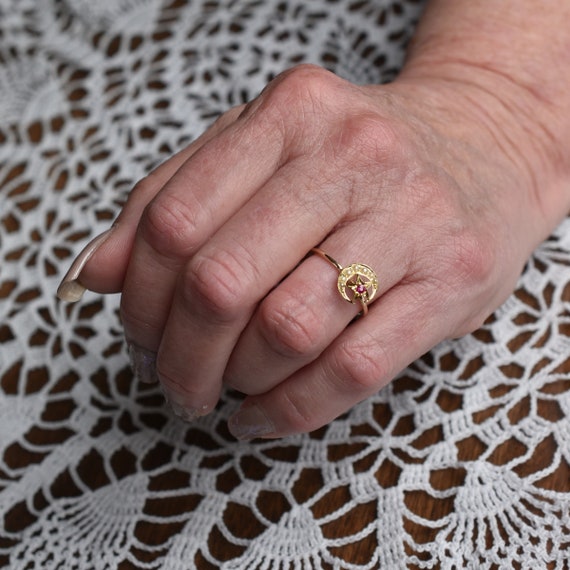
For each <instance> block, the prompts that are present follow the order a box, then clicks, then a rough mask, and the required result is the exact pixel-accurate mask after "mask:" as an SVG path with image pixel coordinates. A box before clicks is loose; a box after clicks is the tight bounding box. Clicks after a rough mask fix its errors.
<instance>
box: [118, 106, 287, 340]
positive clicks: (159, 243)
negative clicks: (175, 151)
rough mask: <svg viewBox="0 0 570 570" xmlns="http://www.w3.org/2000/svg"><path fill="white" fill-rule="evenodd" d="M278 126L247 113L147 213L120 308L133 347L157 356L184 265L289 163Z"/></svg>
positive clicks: (166, 187)
mask: <svg viewBox="0 0 570 570" xmlns="http://www.w3.org/2000/svg"><path fill="white" fill-rule="evenodd" d="M279 123H280V121H279V120H278V119H277V117H275V118H274V119H273V120H271V119H267V120H256V117H255V116H253V117H252V116H251V115H249V114H246V116H243V114H242V117H240V119H239V120H238V121H236V122H235V123H234V124H232V125H230V126H229V127H227V128H226V129H225V130H224V131H222V132H221V133H220V134H219V135H218V136H217V137H214V138H213V139H212V140H210V141H208V142H207V143H206V144H204V145H203V146H202V147H201V148H200V149H199V150H198V151H197V152H196V153H194V154H193V155H192V156H191V158H190V159H189V160H188V161H186V162H185V163H184V164H183V165H182V166H181V167H180V168H179V169H178V170H177V171H176V173H175V174H174V175H173V176H172V177H171V178H170V180H168V182H167V183H166V184H165V185H164V187H163V188H162V189H161V191H160V192H159V193H158V194H157V196H156V197H155V198H154V199H153V200H152V201H151V202H150V204H149V205H148V206H147V207H146V208H145V210H144V213H143V215H142V218H141V221H140V224H139V227H138V231H137V234H136V237H135V243H134V246H133V249H132V253H131V256H130V261H129V268H128V271H127V274H126V277H125V281H124V286H123V296H122V303H121V316H122V320H123V324H124V327H125V334H126V336H127V338H128V339H129V340H130V341H131V342H134V343H135V344H137V345H139V346H141V347H143V348H145V349H147V350H154V351H155V350H157V348H158V346H159V344H160V339H161V336H162V330H163V327H164V324H165V321H166V318H167V317H168V314H169V311H170V306H171V303H172V296H173V292H174V287H175V283H176V278H177V275H178V273H179V271H180V269H181V268H182V266H183V265H184V264H185V263H186V261H187V260H188V259H189V258H191V257H192V256H193V255H194V253H195V252H196V251H197V250H198V249H199V248H200V247H201V246H202V245H203V244H204V243H205V242H206V241H207V240H208V239H209V238H210V237H211V236H212V235H213V234H214V232H215V231H216V230H217V229H219V228H220V227H221V226H222V225H223V224H224V222H226V221H227V220H228V219H229V218H230V217H231V216H232V215H233V214H234V213H235V212H236V211H237V210H238V209H239V208H240V207H241V206H242V205H243V204H244V203H245V202H247V201H248V200H249V198H250V197H251V195H252V194H254V193H255V192H256V191H257V190H258V189H259V188H260V187H261V186H262V185H263V184H264V183H265V182H266V181H267V180H268V179H269V178H270V176H271V175H272V174H273V173H274V172H275V171H276V170H277V168H278V167H279V165H280V163H281V162H282V161H284V160H285V159H286V156H284V154H285V153H286V150H285V149H284V137H283V135H282V133H281V126H280V124H279ZM260 141H262V144H261V146H260ZM222 161H223V162H222Z"/></svg>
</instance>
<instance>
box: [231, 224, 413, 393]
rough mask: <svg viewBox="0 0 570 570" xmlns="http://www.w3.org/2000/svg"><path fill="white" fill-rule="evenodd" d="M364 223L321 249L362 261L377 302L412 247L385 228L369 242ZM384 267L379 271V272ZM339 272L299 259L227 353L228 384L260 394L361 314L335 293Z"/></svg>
mask: <svg viewBox="0 0 570 570" xmlns="http://www.w3.org/2000/svg"><path fill="white" fill-rule="evenodd" d="M372 230H373V228H371V226H370V224H369V223H368V222H366V221H362V220H360V221H359V222H352V223H349V224H347V225H345V226H343V227H342V228H341V229H339V230H337V231H335V232H334V233H333V234H332V235H331V236H330V237H329V238H328V239H327V240H326V241H325V242H324V243H323V244H321V246H320V247H321V248H322V249H323V250H324V251H326V252H330V253H331V254H333V252H334V254H333V258H335V259H336V260H343V264H342V265H349V263H344V260H346V261H348V262H359V263H361V262H366V264H367V265H369V266H370V267H371V268H372V269H375V270H377V272H378V276H379V283H378V289H377V291H376V299H378V298H380V297H381V296H382V295H383V294H384V293H386V291H388V290H390V289H391V288H392V287H393V286H394V285H395V284H396V283H398V282H399V281H400V280H401V279H402V278H403V277H404V275H406V273H407V272H408V270H409V264H410V262H411V259H412V254H411V244H408V245H406V244H405V243H400V242H398V241H396V240H394V239H393V236H392V235H391V234H389V233H388V232H387V231H386V229H385V228H384V227H380V228H378V229H376V228H375V231H374V236H375V237H374V242H373V243H372V242H370V241H368V240H366V239H360V238H359V237H358V236H368V235H371V234H372ZM381 268H383V270H382V269H381ZM338 278H339V270H338V269H337V268H335V267H334V266H333V265H332V264H330V263H327V262H326V261H324V260H323V259H322V258H321V257H319V256H313V257H311V258H309V259H307V260H305V261H304V263H302V264H301V265H300V266H299V267H298V268H297V269H296V270H295V271H294V272H293V273H292V274H291V275H290V276H289V277H288V278H287V279H286V280H285V281H284V282H283V283H281V284H280V285H279V286H278V287H277V288H276V289H275V290H274V291H272V292H271V293H270V294H269V296H268V297H267V298H266V299H265V300H264V301H263V303H262V304H261V305H260V307H259V309H258V310H257V311H256V313H255V315H254V317H253V318H252V320H251V322H250V324H249V326H248V327H247V329H246V330H245V331H244V332H243V334H242V335H241V337H240V339H239V342H238V344H237V346H236V347H235V349H234V350H233V352H232V355H231V359H230V361H229V362H228V366H227V368H226V372H225V381H226V383H227V384H228V385H230V386H231V387H232V388H235V389H236V390H239V391H241V392H243V393H245V394H250V395H251V394H262V393H264V392H267V391H268V390H270V389H271V388H273V387H274V386H276V385H277V384H279V383H280V382H281V381H283V380H285V379H286V378H288V377H289V376H290V375H292V374H293V373H294V372H296V371H297V370H299V369H301V368H303V367H304V366H306V365H307V364H309V363H310V362H312V361H313V360H315V359H316V358H317V357H318V356H319V355H320V354H321V353H322V352H323V351H324V350H325V349H326V347H328V346H329V344H331V342H333V341H334V339H335V338H336V337H337V336H338V335H339V334H341V333H342V331H343V330H344V329H345V328H346V327H347V325H348V324H349V323H350V322H351V321H352V320H353V319H354V317H355V316H356V314H357V313H358V312H359V311H361V306H360V304H359V303H356V304H350V303H347V302H346V300H345V299H344V298H343V297H342V296H341V294H340V293H339V290H338V287H337V282H338Z"/></svg>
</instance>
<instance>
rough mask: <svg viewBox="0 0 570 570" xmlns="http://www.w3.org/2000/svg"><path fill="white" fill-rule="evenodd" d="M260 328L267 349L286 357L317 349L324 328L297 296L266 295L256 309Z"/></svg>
mask: <svg viewBox="0 0 570 570" xmlns="http://www.w3.org/2000/svg"><path fill="white" fill-rule="evenodd" d="M260 332H261V335H262V337H263V338H264V340H265V342H267V344H268V345H269V346H270V347H271V349H272V350H273V351H274V352H275V353H277V354H279V355H281V356H284V357H286V358H299V357H307V356H309V355H312V354H314V353H315V352H318V351H319V350H320V347H321V343H322V339H323V336H324V332H325V331H324V330H323V325H322V318H319V316H318V315H317V314H316V312H315V311H314V309H313V307H312V306H310V305H309V304H308V303H306V302H304V301H303V299H302V298H300V297H288V298H287V299H286V300H284V301H282V302H281V300H280V299H277V298H269V299H268V300H267V301H266V302H265V303H264V304H263V305H262V306H261V309H260Z"/></svg>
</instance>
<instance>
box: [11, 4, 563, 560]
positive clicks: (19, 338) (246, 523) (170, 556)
mask: <svg viewBox="0 0 570 570" xmlns="http://www.w3.org/2000/svg"><path fill="white" fill-rule="evenodd" d="M420 10H421V3H419V2H417V1H411V0H408V1H399V2H396V1H388V0H310V1H309V0H283V1H278V0H267V1H263V0H243V1H242V0H164V1H159V0H89V1H88V0H0V255H1V258H0V386H1V395H0V422H1V424H0V425H1V428H2V429H1V430H0V515H1V517H2V524H1V525H0V561H1V563H2V564H4V565H5V567H8V568H11V569H14V570H24V569H26V570H36V569H37V570H39V569H42V570H45V569H65V570H68V569H72V570H73V569H81V570H84V569H96V570H98V569H105V570H108V569H121V570H125V569H131V568H153V569H154V568H156V569H158V568H160V569H164V570H187V569H189V568H206V569H209V568H219V567H223V568H228V569H249V568H252V569H253V568H255V569H260V570H261V569H270V570H272V569H283V570H285V569H320V568H323V569H341V568H342V569H356V568H358V569H364V568H367V569H368V568H382V569H390V570H392V569H399V568H417V569H419V568H449V569H451V568H463V567H465V568H481V569H498V568H513V569H533V570H538V569H551V570H554V569H556V570H562V569H567V568H568V567H569V566H568V560H569V558H570V494H569V493H570V221H569V220H566V221H565V222H564V223H563V224H562V225H561V226H560V227H559V228H558V230H557V231H556V232H555V234H554V235H553V236H552V237H551V238H550V239H549V240H548V241H547V242H546V243H544V244H543V245H542V246H541V247H540V248H539V249H538V250H537V251H536V252H535V254H534V256H533V257H532V259H531V260H530V261H529V263H528V266H527V268H526V269H525V273H524V275H523V276H522V277H521V280H520V283H519V288H518V290H517V291H516V292H515V293H514V294H513V295H512V296H511V297H510V299H509V300H508V301H507V302H506V303H505V304H504V306H502V307H501V308H500V309H499V310H498V311H497V312H496V314H495V315H494V317H493V318H492V319H490V320H489V322H488V323H487V324H486V325H485V326H484V327H483V328H482V329H481V330H480V331H477V332H476V333H474V334H472V335H469V336H467V337H465V338H462V339H460V340H457V341H452V342H451V341H450V342H446V343H444V344H442V345H440V346H438V347H436V348H435V349H434V350H433V351H431V352H430V353H429V354H427V355H426V356H425V357H423V358H422V359H420V360H419V361H417V362H416V363H414V364H413V365H412V366H411V367H410V368H409V369H408V370H406V371H405V372H404V373H403V374H402V375H401V377H400V378H399V379H398V380H397V381H395V382H394V383H393V384H391V385H390V386H388V387H387V388H386V389H385V390H383V391H382V392H380V393H379V394H377V395H376V396H375V397H373V398H370V399H369V400H367V401H366V402H364V403H362V404H361V405H359V406H357V407H355V408H354V409H352V410H351V411H350V412H349V413H347V414H346V415H345V416H343V417H342V418H339V419H338V420H336V421H335V422H333V423H332V424H330V425H329V426H327V427H326V428H323V429H321V430H319V431H318V432H315V433H313V434H309V435H304V436H297V437H292V438H287V439H284V440H280V441H261V442H253V443H238V442H236V441H235V440H233V438H232V437H231V436H230V435H229V433H228V431H227V428H226V424H225V422H226V420H227V418H228V417H229V415H230V414H231V413H232V411H234V410H235V409H236V408H237V406H238V405H239V400H238V397H237V395H234V394H232V393H228V394H225V395H224V397H223V400H222V402H221V403H220V406H219V407H218V409H217V410H216V411H215V412H214V413H213V414H211V415H210V416H208V417H205V418H203V419H201V420H200V421H198V422H196V423H195V424H192V425H187V424H184V423H182V422H181V421H179V420H178V419H177V418H175V417H174V416H173V415H172V414H171V413H169V411H168V409H166V407H165V405H164V402H163V399H162V397H161V396H160V394H159V392H158V391H157V389H156V388H155V387H148V386H141V385H139V384H138V383H137V382H134V381H133V380H132V375H131V372H130V370H129V367H128V364H127V358H126V354H125V349H124V344H123V338H122V332H121V326H120V323H119V320H118V313H117V308H118V299H117V297H114V296H111V297H105V298H103V297H100V296H98V295H95V294H87V295H86V296H85V298H84V300H83V301H82V302H81V303H79V304H77V305H66V304H63V303H60V302H59V301H57V300H56V298H55V290H56V288H57V285H58V283H59V280H60V279H61V276H62V274H63V272H64V270H65V269H67V267H68V265H69V264H70V262H71V260H72V259H73V257H74V256H75V255H76V254H77V253H78V251H79V250H80V249H81V247H82V245H83V244H84V243H85V242H86V241H87V239H88V238H89V237H90V236H93V235H95V234H97V233H99V232H100V231H102V230H103V229H106V227H108V225H109V224H110V221H111V220H112V219H113V218H114V217H115V216H116V214H117V212H118V210H119V208H120V204H121V203H122V202H123V201H124V200H125V196H126V195H127V193H128V192H129V190H130V188H131V187H132V185H133V184H134V182H135V181H136V180H138V179H139V178H141V177H142V176H143V175H144V174H145V173H146V172H148V171H149V170H150V169H151V168H152V167H153V166H155V165H156V164H157V163H159V162H160V161H162V160H164V159H165V158H166V157H167V156H169V155H170V154H171V153H172V152H174V151H175V150H177V149H179V148H180V147H181V146H183V145H185V144H186V143H187V142H188V141H190V140H191V139H193V138H194V137H195V136H197V135H198V134H199V133H200V132H201V131H202V130H203V129H204V128H205V127H206V126H207V125H208V124H209V123H210V122H211V121H212V119H213V118H214V117H216V116H217V115H218V114H219V113H220V112H222V111H224V110H226V109H228V108H229V107H231V106H233V105H235V104H238V103H241V102H243V101H246V100H249V99H251V98H252V97H253V96H255V94H257V93H258V92H259V90H260V89H261V88H262V87H263V86H264V85H265V84H266V82H267V81H268V80H269V79H270V78H272V77H273V76H274V75H275V74H277V73H279V72H280V71H282V70H283V69H285V68H287V67H290V66H291V65H294V64H296V63H299V62H303V61H310V62H314V63H318V64H321V65H324V66H326V67H328V68H329V69H332V70H333V71H335V72H336V73H338V74H340V75H342V76H344V77H346V78H348V79H351V80H353V81H355V82H358V83H366V82H380V81H386V80H388V79H390V78H391V77H393V75H394V74H395V72H396V71H397V69H398V67H399V66H400V65H401V61H402V57H403V54H404V48H405V45H406V42H407V40H408V38H409V37H410V35H411V33H412V31H413V24H414V21H415V20H416V19H417V17H418V16H419V13H420Z"/></svg>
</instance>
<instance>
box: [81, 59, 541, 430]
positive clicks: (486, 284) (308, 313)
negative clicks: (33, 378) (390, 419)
mask: <svg viewBox="0 0 570 570" xmlns="http://www.w3.org/2000/svg"><path fill="white" fill-rule="evenodd" d="M476 92H477V90H476V89H474V88H473V87H472V86H471V85H470V84H469V83H467V82H465V83H464V82H461V81H458V82H450V81H446V80H439V79H438V78H433V77H429V78H428V77H425V76H424V77H415V76H414V74H413V73H411V74H408V75H406V74H404V75H403V76H402V78H401V79H399V80H397V81H395V82H394V83H393V84H390V85H388V86H368V87H357V86H355V85H352V84H350V83H348V82H346V81H343V80H341V79H339V78H338V77H335V76H333V75H332V74H330V73H328V72H326V71H324V70H322V69H319V68H315V67H312V66H301V67H299V68H296V69H294V70H291V71H289V72H286V73H284V74H282V75H281V76H279V77H278V78H277V79H276V80H274V81H273V82H272V83H271V84H270V85H269V86H268V87H267V88H266V90H265V91H264V92H263V93H262V94H261V95H260V96H259V97H258V98H257V99H256V100H254V101H253V102H252V103H250V104H249V105H247V106H246V107H244V108H240V109H233V110H231V111H229V112H228V113H227V114H225V115H224V116H223V117H222V118H221V119H220V120H219V121H218V122H217V123H216V124H215V125H214V126H213V127H212V128H211V129H210V130H208V131H207V132H206V133H205V134H204V135H203V136H202V137H201V138H200V139H199V140H198V141H196V142H195V143H193V144H192V145H190V146H189V147H188V148H187V149H184V150H183V151H182V152H181V153H179V154H178V155H176V156H175V157H173V158H172V159H170V160H169V161H167V162H166V163H165V164H163V165H162V166H160V167H159V168H158V169H157V170H156V171H155V172H154V173H152V174H150V175H149V176H148V177H147V178H145V179H144V180H142V181H141V182H140V183H139V184H138V185H137V186H136V188H135V189H134V191H133V192H132V194H131V196H130V198H129V200H128V202H127V204H126V206H125V208H124V210H123V212H122V213H121V215H120V216H119V218H118V220H117V223H116V225H115V226H114V229H113V230H112V232H110V233H109V234H108V235H106V236H105V238H106V239H105V240H104V241H103V243H101V244H100V247H99V248H98V250H97V251H96V252H95V253H94V255H93V257H92V258H91V260H89V261H88V262H87V264H86V265H85V267H83V268H82V271H81V283H82V284H83V285H85V286H86V287H87V288H88V289H91V290H95V291H101V292H111V291H121V292H122V301H121V315H122V320H123V323H124V327H125V335H126V338H127V339H128V342H129V343H130V344H131V346H132V349H131V350H132V355H133V358H134V367H135V369H136V370H137V371H138V372H139V375H141V376H146V377H154V376H157V377H158V379H159V380H160V382H161V385H162V387H163V389H164V392H165V395H166V397H167V399H168V400H169V401H170V403H171V404H172V406H173V408H174V409H175V410H176V411H177V412H178V413H179V414H180V415H183V416H184V417H186V418H187V419H191V418H193V417H196V416H199V415H203V414H206V413H208V412H209V411H211V410H212V409H213V407H214V406H215V405H216V402H217V401H218V398H219V394H220V390H221V389H222V385H223V384H224V383H225V384H226V385H228V386H230V387H232V388H234V389H236V390H238V391H240V392H243V393H244V394H246V395H247V397H246V399H245V401H244V403H243V405H242V408H241V409H240V411H238V412H237V413H236V414H235V415H234V416H233V417H232V418H231V419H230V430H231V431H232V433H234V435H235V436H236V437H238V438H241V439H250V438H252V437H280V436H284V435H287V434H292V433H298V432H306V431H310V430H313V429H316V428H318V427H320V426H322V425H324V424H325V423H327V422H329V421H331V420H332V419H333V418H335V417H336V416H338V415H339V414H341V413H343V412H345V411H346V410H347V409H349V408H350V407H351V406H353V405H354V404H356V403H357V402H359V401H361V400H363V399H365V398H367V397H368V396H370V395H371V394H373V393H375V392H377V391H378V390H379V389H380V388H381V387H383V386H384V385H385V384H386V383H387V382H389V381H390V380H391V379H392V378H393V377H394V376H395V375H396V374H397V373H398V372H399V371H400V370H402V369H403V368H404V367H405V366H406V365H408V364H409V363H410V362H412V361H413V360H414V359H416V358H417V357H419V356H420V355H421V354H423V353H424V352H425V351H427V350H429V349H430V348H431V347H432V346H434V345H435V344H437V343H438V342H440V341H441V340H443V339H445V338H448V337H455V336H461V335H464V334H466V333H468V332H470V331H472V330H474V329H475V328H477V327H478V326H479V325H480V324H481V323H482V322H483V321H484V319H485V318H486V317H487V316H488V315H489V314H490V313H491V312H492V311H493V310H494V309H495V308H496V307H497V306H498V305H499V304H500V303H501V302H502V301H503V300H504V299H505V298H506V297H507V295H508V294H509V293H510V292H511V291H512V288H513V287H514V284H515V282H516V279H517V278H518V276H519V274H520V271H521V268H522V266H523V264H524V262H525V260H526V259H527V257H528V255H529V254H530V252H531V251H532V249H533V248H534V247H535V246H536V245H537V244H538V243H539V242H540V240H541V239H543V238H544V237H545V235H546V234H547V232H548V231H549V229H550V226H551V225H552V220H550V219H548V216H547V215H545V214H540V212H541V211H542V210H541V204H540V200H539V198H538V197H537V193H536V187H535V184H534V182H535V171H536V165H535V164H530V163H529V161H528V155H527V153H526V150H527V149H526V148H525V147H524V145H521V146H520V147H516V146H515V145H512V144H510V143H509V141H511V140H512V138H513V137H516V136H517V132H518V131H517V128H519V127H520V125H518V126H517V125H516V121H514V120H511V121H509V120H508V118H505V115H504V113H503V114H501V115H499V116H500V117H501V120H502V123H501V125H500V128H498V126H497V123H496V122H495V121H494V119H493V115H492V113H489V112H488V111H485V110H483V111H482V108H483V109H487V110H488V109H491V110H492V109H493V106H494V105H495V106H497V107H498V106H500V105H501V101H500V100H498V99H497V98H496V97H494V96H493V95H492V94H489V95H487V101H486V102H485V104H482V105H480V106H479V105H476V104H474V97H475V95H474V93H476ZM537 212H539V214H538V215H537ZM317 245H318V247H319V248H321V249H322V250H324V251H325V252H327V253H328V254H330V255H331V256H332V257H334V258H335V259H337V260H338V261H339V262H340V263H341V264H342V265H343V266H345V265H348V264H350V263H355V262H362V263H366V264H367V265H370V266H371V267H372V268H373V269H374V270H375V271H376V273H377V275H378V277H379V290H378V292H377V296H376V299H375V300H374V302H373V303H372V304H371V305H370V308H369V312H368V315H367V316H366V317H363V318H361V319H359V320H357V321H356V322H354V323H352V324H351V322H352V321H353V319H354V317H355V316H356V315H357V313H358V312H359V310H360V307H359V306H358V305H351V304H349V303H346V302H345V300H343V299H342V298H341V296H340V295H339V293H338V290H337V287H336V282H337V276H338V274H337V272H336V270H335V269H334V268H333V267H332V266H331V265H330V264H328V263H326V262H325V261H323V259H321V258H320V257H318V256H311V257H308V258H306V259H304V258H305V255H306V254H307V252H308V251H309V250H311V248H313V247H314V246H317ZM301 260H303V261H301ZM154 354H157V356H156V359H155V358H154V356H153V355H154Z"/></svg>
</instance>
